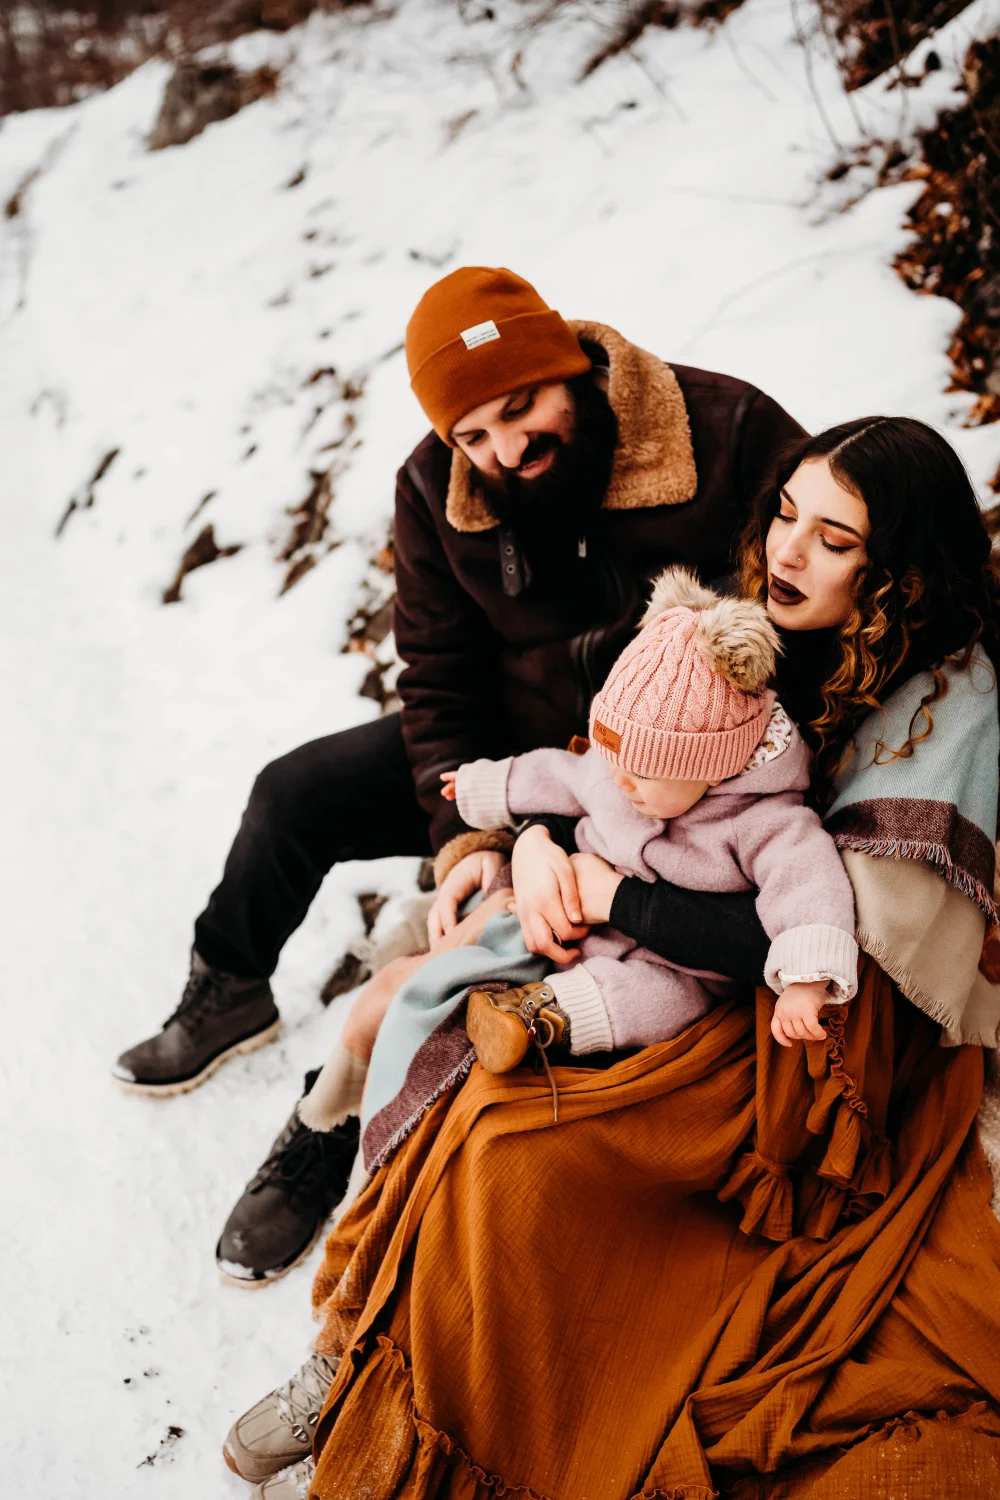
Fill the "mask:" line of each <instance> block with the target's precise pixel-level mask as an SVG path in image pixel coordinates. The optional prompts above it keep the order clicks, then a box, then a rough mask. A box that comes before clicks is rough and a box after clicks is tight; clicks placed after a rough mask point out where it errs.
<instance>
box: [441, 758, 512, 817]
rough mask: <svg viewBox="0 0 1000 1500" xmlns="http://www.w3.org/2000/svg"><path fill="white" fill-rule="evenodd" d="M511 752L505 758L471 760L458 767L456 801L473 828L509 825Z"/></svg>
mask: <svg viewBox="0 0 1000 1500" xmlns="http://www.w3.org/2000/svg"><path fill="white" fill-rule="evenodd" d="M513 759H514V757H513V756H512V755H508V756H507V758H506V760H470V761H467V762H466V763H465V765H464V766H459V768H458V779H457V780H456V782H455V792H456V801H457V803H458V810H459V812H460V813H461V815H462V818H463V821H464V822H466V823H468V825H469V827H470V828H508V827H510V823H511V816H510V808H509V807H508V806H507V778H508V776H509V775H510V766H511V761H512V760H513Z"/></svg>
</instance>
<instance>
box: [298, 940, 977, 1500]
mask: <svg viewBox="0 0 1000 1500" xmlns="http://www.w3.org/2000/svg"><path fill="white" fill-rule="evenodd" d="M772 1004H773V1001H772V999H771V998H770V996H769V994H768V992H766V991H763V992H761V993H760V995H759V996H758V1001H757V1013H756V1019H755V1017H754V1013H753V1007H752V1006H747V1005H742V1006H741V1005H739V1004H730V1005H727V1006H723V1007H720V1008H719V1009H718V1010H716V1011H715V1012H713V1013H712V1014H711V1015H709V1016H707V1017H705V1019H704V1020H702V1021H700V1022H699V1023H698V1024H697V1025H696V1026H693V1027H691V1028H690V1030H688V1031H686V1032H685V1033H684V1034H683V1035H682V1036H680V1037H678V1038H676V1039H675V1040H674V1041H672V1042H667V1043H663V1044H662V1045H659V1046H656V1047H650V1048H647V1049H646V1050H645V1051H643V1052H641V1053H639V1054H637V1055H636V1056H634V1057H631V1058H629V1059H627V1060H626V1061H623V1062H621V1063H619V1064H617V1065H616V1066H615V1067H613V1068H611V1069H609V1070H607V1071H603V1072H601V1071H592V1070H589V1069H569V1068H567V1069H560V1070H556V1078H557V1081H558V1084H559V1093H560V1109H559V1123H558V1124H557V1125H556V1124H553V1120H552V1107H551V1098H550V1094H549V1087H548V1084H547V1082H546V1080H545V1079H544V1078H537V1077H536V1076H535V1075H534V1074H533V1073H532V1071H531V1070H530V1069H528V1068H524V1069H520V1070H518V1071H517V1072H516V1073H514V1074H508V1075H507V1076H506V1077H505V1078H493V1077H490V1076H489V1075H487V1074H485V1073H484V1072H483V1071H482V1070H481V1069H480V1068H479V1067H478V1066H477V1067H475V1068H474V1069H473V1071H472V1073H471V1075H470V1076H469V1078H468V1080H467V1081H466V1083H465V1084H464V1085H463V1086H462V1087H461V1088H460V1089H459V1090H458V1092H457V1093H456V1094H455V1095H453V1096H452V1097H451V1098H450V1099H442V1100H440V1101H438V1103H437V1104H436V1105H435V1106H434V1107H433V1108H432V1109H431V1110H430V1111H429V1113H428V1114H427V1116H426V1117H425V1119H424V1120H423V1122H422V1123H421V1125H420V1127H419V1129H418V1130H417V1131H416V1133H415V1134H414V1135H413V1136H412V1138H411V1139H410V1140H409V1141H408V1142H407V1143H406V1145H405V1146H404V1147H403V1148H402V1149H401V1150H400V1151H399V1152H398V1154H397V1155H396V1157H395V1158H394V1159H393V1160H392V1161H391V1162H390V1163H389V1164H388V1166H387V1167H385V1168H383V1169H382V1171H381V1172H380V1173H379V1175H378V1176H377V1177H376V1178H375V1180H374V1182H373V1183H372V1184H371V1185H370V1187H369V1188H368V1190H367V1191H366V1193H365V1194H364V1196H363V1197H362V1198H361V1199H360V1200H359V1202H358V1203H357V1204H356V1205H355V1207H354V1209H353V1210H352V1211H351V1213H350V1214H349V1215H348V1216H347V1218H346V1219H345V1220H344V1221H343V1223H342V1224H341V1225H340V1226H339V1227H338V1229H337V1230H336V1231H335V1232H334V1233H333V1234H332V1235H331V1236H330V1238H329V1240H328V1242H327V1246H326V1255H325V1259H324V1262H323V1265H322V1267H321V1269H320V1272H319V1275H318V1276H317V1279H316V1284H315V1287H314V1303H315V1307H316V1311H317V1314H318V1316H319V1317H320V1319H321V1324H322V1326H321V1331H320V1336H319V1347H321V1348H322V1349H325V1350H327V1351H328V1352H331V1353H342V1354H343V1355H344V1359H343V1363H342V1365H341V1370H340V1374H339V1376H338V1379H337V1381H336V1382H335V1384H334V1387H333V1389H332V1390H331V1392H330V1396H329V1399H328V1401H327V1404H326V1406H325V1408H324V1411H323V1415H322V1417H321V1420H320V1423H319V1426H318V1429H317V1436H316V1445H315V1451H316V1455H317V1460H318V1462H317V1470H316V1478H315V1481H314V1485H313V1489H312V1492H311V1493H312V1495H313V1496H315V1497H318V1500H397V1497H398V1500H437V1497H446V1500H498V1497H508V1496H509V1497H523V1500H529V1497H530V1500H639V1497H641V1500H652V1497H656V1496H659V1497H674V1500H712V1497H715V1496H717V1495H720V1494H721V1495H727V1496H728V1495H732V1496H736V1497H738V1500H751V1497H753V1500H901V1497H904V1496H905V1497H906V1500H922V1497H927V1500H969V1497H972V1496H996V1497H1000V1224H998V1223H997V1221H996V1219H995V1218H994V1217H993V1215H992V1213H991V1211H990V1196H991V1192H992V1182H991V1179H990V1174H989V1170H988V1168H987V1166H986V1162H985V1160H984V1158H983V1155H982V1152H981V1150H980V1148H979V1145H978V1139H977V1134H976V1112H977V1107H978V1102H979V1097H980V1092H981V1088H982V1077H983V1058H982V1053H981V1051H980V1050H979V1049H978V1048H973V1047H962V1048H957V1049H953V1050H945V1049H942V1048H940V1047H939V1046H938V1045H937V1038H938V1034H939V1033H938V1028H937V1027H936V1026H934V1025H933V1024H932V1023H931V1022H930V1021H929V1020H928V1019H927V1018H926V1017H924V1016H923V1015H922V1014H920V1013H919V1012H918V1011H916V1010H915V1009H914V1008H913V1007H912V1006H910V1005H909V1004H908V1002H906V1001H905V1000H903V999H902V997H901V996H899V994H898V993H897V992H895V991H894V989H893V987H892V985H891V984H890V982H889V981H888V979H887V978H886V977H885V976H884V975H883V974H882V973H881V971H880V970H878V969H877V968H876V967H875V966H874V965H873V964H871V963H870V962H868V963H866V966H865V969H864V971H863V974H862V985H861V989H860V991H859V994H858V996H857V998H856V999H855V1000H854V1001H853V1002H852V1004H851V1005H850V1007H849V1009H848V1012H847V1016H846V1021H845V1020H844V1018H843V1013H842V1012H839V1013H838V1015H837V1016H836V1017H834V1019H833V1020H831V1021H830V1024H829V1033H830V1034H829V1037H828V1039H827V1041H826V1043H814V1044H809V1045H808V1046H807V1047H805V1048H803V1047H795V1048H792V1049H789V1050H787V1051H786V1050H784V1049H781V1048H778V1047H777V1046H776V1045H775V1044H774V1043H773V1042H772V1039H771V1036H770V1031H769V1023H770V1017H771V1009H772Z"/></svg>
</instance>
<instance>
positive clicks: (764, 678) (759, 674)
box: [694, 599, 781, 694]
mask: <svg viewBox="0 0 1000 1500" xmlns="http://www.w3.org/2000/svg"><path fill="white" fill-rule="evenodd" d="M694 639H695V641H696V643H697V645H698V648H699V650H700V651H701V652H702V654H703V655H704V657H705V659H706V660H707V662H708V663H709V665H710V666H711V668H712V671H713V672H717V673H718V674H719V676H720V677H725V679H726V681H727V682H731V683H732V684H733V686H734V687H737V688H740V689H741V691H742V692H744V693H753V694H757V693H760V692H762V691H763V689H764V688H765V687H766V686H767V683H768V680H769V679H770V678H771V677H772V676H773V675H774V667H775V661H776V660H777V656H778V652H779V651H780V650H781V642H780V640H779V638H778V632H777V631H776V630H775V628H774V626H773V625H772V624H771V621H770V620H769V619H768V616H767V611H766V610H765V608H764V606H763V605H762V604H755V603H754V602H753V601H752V600H750V599H716V600H715V602H714V603H713V604H712V605H711V606H710V608H708V609H706V610H704V611H703V612H702V613H701V615H700V617H699V620H698V624H697V626H696V628H695V633H694Z"/></svg>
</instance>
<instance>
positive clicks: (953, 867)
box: [833, 833, 1000, 923]
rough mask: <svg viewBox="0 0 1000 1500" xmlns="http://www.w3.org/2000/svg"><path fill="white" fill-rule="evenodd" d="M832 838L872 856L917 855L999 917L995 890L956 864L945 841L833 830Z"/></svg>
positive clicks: (989, 918)
mask: <svg viewBox="0 0 1000 1500" xmlns="http://www.w3.org/2000/svg"><path fill="white" fill-rule="evenodd" d="M833 841H834V843H835V844H836V846H837V848H838V849H853V850H854V852H855V853H856V854H869V855H871V856H872V858H873V859H915V860H919V861H920V862H921V863H922V864H929V865H934V866H935V868H936V869H937V870H938V871H939V872H940V874H941V878H942V879H943V880H944V881H945V882H946V884H948V885H952V886H954V887H955V889H956V890H958V891H961V892H962V895H963V896H968V898H969V900H970V901H974V902H975V903H976V905H977V906H978V907H979V909H980V910H981V911H982V912H983V913H984V914H985V916H986V920H987V921H988V922H991V923H995V922H997V921H998V920H1000V913H998V909H997V904H996V902H995V901H994V899H993V892H992V891H991V890H989V889H987V887H986V886H985V885H984V884H983V882H982V881H981V880H977V879H976V877H975V876H974V875H973V874H971V873H970V871H968V870H966V869H965V868H964V866H962V865H957V864H956V863H955V861H954V860H953V859H952V857H951V851H950V850H949V849H948V848H947V847H946V846H945V845H944V844H938V843H930V842H924V841H923V840H922V839H869V838H859V837H858V836H857V835H856V834H851V833H834V835H833Z"/></svg>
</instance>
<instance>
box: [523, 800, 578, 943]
mask: <svg viewBox="0 0 1000 1500" xmlns="http://www.w3.org/2000/svg"><path fill="white" fill-rule="evenodd" d="M511 865H512V867H513V871H514V902H513V906H512V909H513V910H516V912H517V915H518V918H519V919H520V923H521V934H522V936H523V938H524V942H525V946H526V947H527V949H528V951H529V953H544V954H545V956H546V957H547V958H551V959H554V960H555V962H556V963H557V964H565V963H569V961H570V960H571V959H574V958H579V957H580V950H579V948H564V947H563V946H562V944H563V943H566V942H570V941H574V940H576V939H578V938H582V937H585V936H586V934H587V925H586V923H585V922H584V921H583V913H582V911H581V908H580V897H579V895H578V894H577V889H576V876H575V875H574V873H573V866H572V864H571V863H570V857H569V855H568V854H567V853H566V851H565V850H564V849H560V847H559V845H558V844H554V843H553V842H552V840H551V838H550V837H549V831H548V829H547V828H544V827H543V826H542V825H541V824H540V823H538V824H536V825H535V826H534V827H533V828H527V829H525V831H524V833H522V834H521V836H520V838H519V839H518V841H517V843H516V844H515V845H514V852H513V854H512V855H511Z"/></svg>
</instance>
